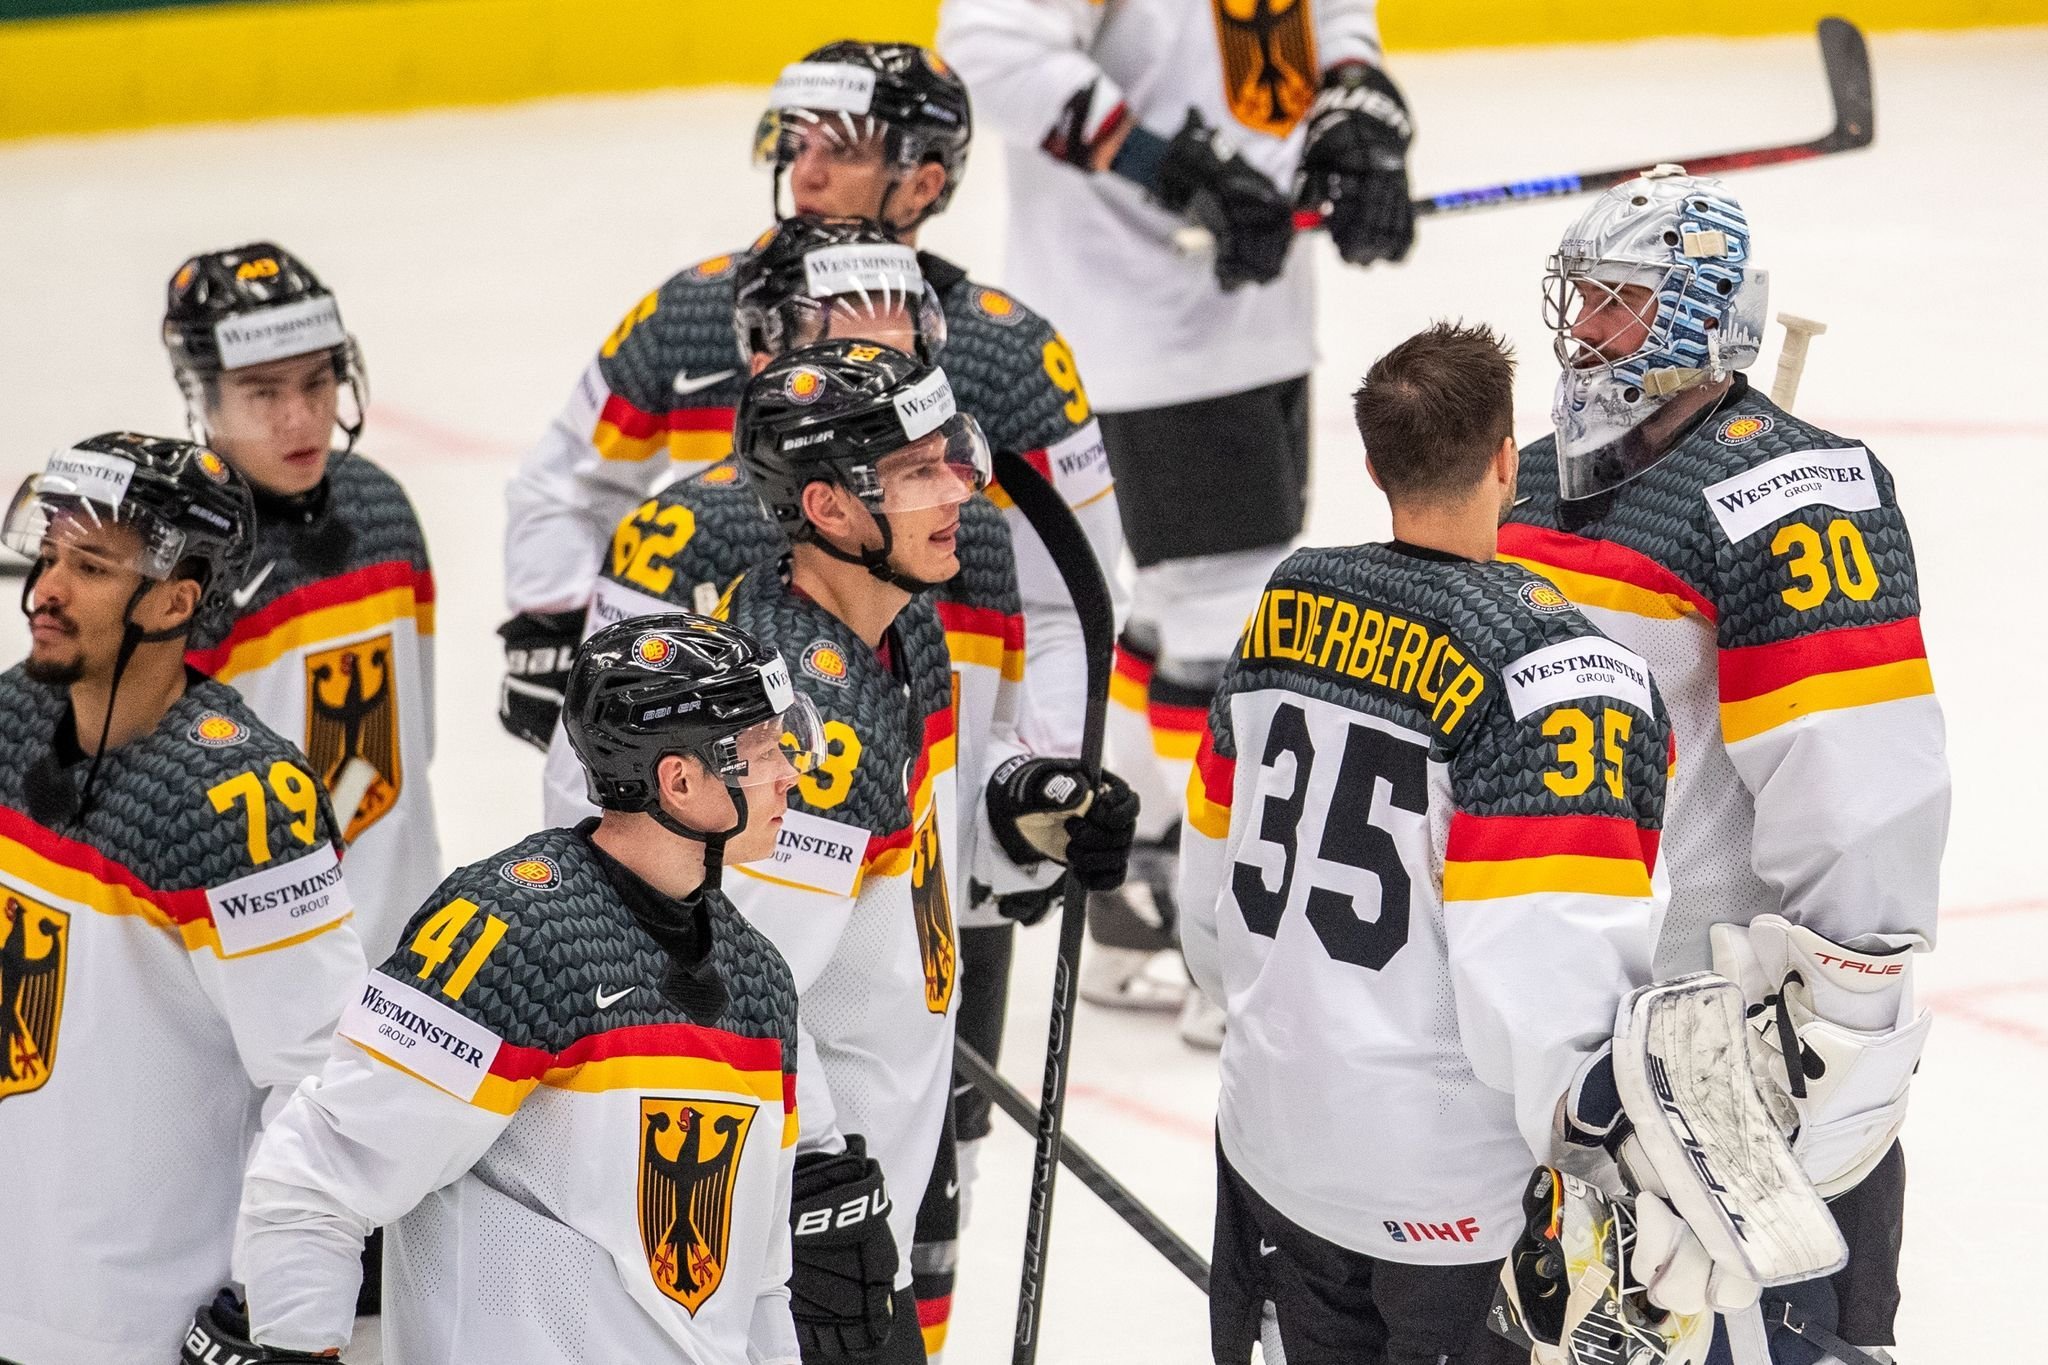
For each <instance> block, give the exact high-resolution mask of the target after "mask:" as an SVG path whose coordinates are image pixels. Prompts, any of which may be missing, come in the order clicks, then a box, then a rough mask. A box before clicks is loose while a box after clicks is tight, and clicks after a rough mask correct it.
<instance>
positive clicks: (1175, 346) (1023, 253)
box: [938, 0, 1380, 412]
mask: <svg viewBox="0 0 2048 1365" xmlns="http://www.w3.org/2000/svg"><path fill="white" fill-rule="evenodd" d="M1375 8H1376V7H1375V5H1374V3H1373V0H1298V2H1297V3H1295V4H1293V5H1289V6H1284V7H1283V6H1278V5H1275V6H1272V7H1271V11H1272V12H1271V13H1268V14H1266V15H1265V16H1264V21H1265V23H1266V24H1267V26H1268V28H1269V29H1270V31H1269V32H1261V31H1260V30H1259V29H1258V28H1257V27H1255V23H1256V22H1257V18H1256V16H1253V15H1251V14H1249V13H1248V12H1246V10H1247V7H1245V6H1242V5H1237V4H1231V3H1228V0H945V2H944V3H943V4H942V5H941V6H940V8H939V36H938V47H939V50H940V51H941V52H942V53H943V54H944V55H945V58H946V60H947V61H948V62H951V63H952V64H953V66H954V68H955V69H957V70H958V71H959V73H960V75H961V78H962V79H964V80H965V81H966V82H967V87H968V91H969V93H970V94H971V95H972V96H973V99H974V112H975V116H976V118H977V119H979V120H980V121H981V122H982V123H983V124H984V125H985V126H987V127H990V128H993V129H995V130H997V131H998V132H1000V133H1001V134H1002V137H1003V139H1004V141H1005V142H1006V143H1008V144H1009V151H1010V156H1009V193H1008V198H1009V223H1008V231H1007V240H1008V241H1009V243H1010V257H1009V260H1008V262H1007V266H1006V270H1007V275H1006V279H1007V280H1008V282H1009V284H1010V285H1011V287H1013V288H1014V289H1015V290H1016V291H1017V293H1019V294H1020V295H1022V296H1023V297H1024V298H1026V299H1029V300H1030V301H1031V303H1032V305H1033V306H1034V307H1038V308H1043V309H1046V310H1047V311H1049V312H1050V313H1051V314H1052V315H1053V316H1054V317H1057V318H1059V319H1060V321H1061V324H1062V325H1063V326H1064V327H1065V328H1066V330H1067V335H1068V336H1069V337H1070V338H1071V339H1072V341H1073V343H1074V353H1075V355H1076V356H1078V357H1079V359H1080V361H1081V364H1082V366H1083V367H1084V368H1085V369H1086V370H1087V373H1088V382H1089V387H1090V389H1091V390H1092V391H1093V394H1094V399H1095V403H1096V406H1097V407H1100V408H1102V409H1104V410H1106V411H1109V412H1126V411H1130V410H1132V409H1135V408H1154V407H1163V406H1166V405H1169V404H1173V403H1184V402H1191V401H1193V400H1195V399H1199V398H1213V397H1216V396H1218V395H1221V394H1226V393H1241V392H1243V391H1245V390H1247V389H1255V388H1258V387H1260V386H1261V385H1265V384H1270V383H1274V382H1276V381H1278V380H1282V379H1290V378H1293V377H1295V376H1297V375H1304V374H1307V373H1308V372H1309V371H1310V370H1312V369H1313V368H1314V367H1315V360H1316V356H1315V294H1314V290H1315V278H1314V272H1313V268H1312V262H1311V260H1310V253H1309V251H1308V250H1307V244H1306V243H1297V244H1296V246H1295V248H1294V250H1293V251H1292V252H1291V253H1290V254H1289V256H1288V261H1287V267H1286V269H1285V271H1284V272H1283V273H1282V274H1281V275H1280V277H1279V278H1278V279H1276V280H1274V281H1273V282H1272V283H1270V284H1266V285H1262V286H1257V287H1246V288H1243V289H1238V290H1235V291H1233V292H1231V293H1225V292H1223V290H1222V289H1221V288H1219V287H1218V285H1217V283H1216V279H1215V276H1214V274H1213V273H1212V271H1211V268H1210V262H1209V260H1208V259H1207V258H1206V257H1204V256H1182V255H1180V254H1178V253H1177V252H1176V251H1175V250H1174V249H1173V247H1172V245H1171V241H1170V236H1171V234H1172V233H1173V231H1174V230H1175V229H1176V228H1180V227H1184V226H1186V220H1185V219H1183V218H1180V217H1178V216H1176V215H1173V214H1170V213H1167V212H1165V211H1163V210H1161V209H1159V208H1156V207H1154V206H1153V205H1152V204H1151V203H1150V202H1149V201H1148V200H1147V199H1146V197H1145V192H1144V191H1143V190H1141V189H1139V188H1138V186H1136V185H1134V184H1131V183H1129V182H1127V181H1125V180H1123V179H1122V178H1120V177H1118V176H1116V175H1113V174H1109V173H1103V174H1089V173H1087V172H1084V171H1082V170H1079V169H1078V168H1076V167H1074V166H1071V165H1068V164H1067V163H1065V162H1063V161H1058V160H1055V159H1054V158H1053V157H1052V156H1050V155H1048V154H1047V153H1046V152H1045V151H1044V150H1043V146H1042V144H1043V143H1044V141H1045V139H1046V135H1047V134H1048V133H1049V132H1051V131H1052V129H1053V126H1054V124H1055V123H1056V122H1057V121H1058V119H1059V117H1060V114H1061V111H1062V109H1063V108H1064V107H1065V106H1066V105H1067V103H1068V102H1069V101H1070V100H1072V99H1073V98H1074V96H1075V95H1076V94H1077V93H1079V92H1081V91H1083V90H1085V89H1087V88H1088V87H1089V86H1090V85H1091V84H1093V85H1094V86H1095V89H1096V93H1095V97H1094V102H1093V106H1092V107H1093V108H1094V109H1097V110H1100V111H1103V114H1104V116H1105V117H1106V115H1107V113H1108V111H1109V110H1111V109H1113V108H1114V107H1115V106H1116V105H1117V104H1118V103H1122V104H1123V105H1125V106H1126V107H1127V109H1128V111H1129V115H1130V117H1132V118H1133V119H1134V120H1135V121H1136V123H1137V125H1138V126H1139V127H1142V128H1144V129H1146V130H1148V131H1149V132H1152V133H1155V134H1157V135H1158V136H1160V137H1162V138H1169V139H1170V138H1172V137H1173V136H1174V134H1176V133H1177V132H1179V131H1180V128H1181V124H1182V123H1183V122H1184V121H1185V119H1186V117H1187V113H1188V111H1189V110H1190V109H1193V110H1196V111H1197V112H1199V113H1200V114H1201V116H1202V118H1203V120H1204V121H1205V122H1207V123H1208V124H1209V126H1211V127H1213V128H1218V129H1221V130H1222V131H1223V132H1224V133H1225V134H1226V135H1227V136H1228V138H1230V139H1231V140H1232V141H1234V142H1235V143H1236V144H1237V145H1238V146H1239V148H1240V149H1241V150H1242V152H1243V154H1244V157H1245V159H1246V160H1247V161H1249V162H1250V163H1251V164H1252V165H1253V166H1254V167H1256V168H1257V169H1258V170H1260V171H1261V172H1263V173H1264V174H1265V175H1266V176H1268V177H1269V178H1270V179H1271V180H1272V181H1273V182H1274V184H1275V185H1277V186H1278V187H1279V188H1280V190H1281V191H1282V193H1291V192H1292V187H1293V181H1294V171H1295V165H1296V163H1297V161H1298V160H1299V159H1300V155H1301V136H1302V134H1301V121H1302V116H1303V115H1305V114H1306V113H1307V112H1308V108H1309V105H1310V104H1311V103H1313V102H1314V100H1315V95H1316V91H1317V89H1318V87H1319V86H1320V84H1321V81H1322V73H1323V72H1324V71H1325V70H1327V69H1328V68H1329V67H1331V66H1334V65H1336V64H1338V63H1340V62H1345V61H1366V62H1372V63H1374V64H1377V63H1378V62H1379V60H1380V48H1379V25H1378V21H1377V20H1376V18H1375V17H1374V12H1375Z"/></svg>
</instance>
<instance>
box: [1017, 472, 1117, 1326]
mask: <svg viewBox="0 0 2048 1365" xmlns="http://www.w3.org/2000/svg"><path fill="white" fill-rule="evenodd" d="M995 474H996V479H997V481H998V482H1000V483H1001V484H1002V486H1003V491H1004V492H1005V493H1008V494H1009V495H1010V501H1012V502H1014V503H1015V504H1016V505H1017V510H1018V511H1019V512H1021V513H1023V514H1024V520H1025V521H1027V522H1029V523H1030V524H1031V529H1032V530H1034V531H1036V532H1037V533H1038V538H1039V539H1040V540H1042V541H1044V542H1045V548H1046V551H1047V553H1049V554H1050V555H1051V556H1052V562H1053V564H1054V565H1055V566H1056V567H1057V568H1058V569H1059V572H1060V577H1061V578H1062V579H1063V580H1064V581H1065V582H1066V585H1067V594H1068V595H1069V596H1070V597H1072V598H1073V599H1074V612H1075V614H1076V615H1077V616H1079V617H1080V619H1081V643H1082V648H1083V650H1084V651H1085V653H1086V655H1087V665H1088V693H1087V695H1088V714H1087V719H1086V721H1085V722H1084V723H1083V725H1082V727H1081V762H1082V763H1083V764H1085V765H1086V766H1087V769H1088V773H1089V776H1090V777H1091V779H1092V778H1093V777H1094V776H1096V775H1097V774H1099V773H1100V772H1101V770H1102V731H1103V726H1104V723H1105V720H1106V712H1107V711H1108V709H1109V668H1110V652H1111V649H1112V647H1113V645H1114V641H1115V635H1116V617H1115V614H1114V611H1113V609H1112V608H1111V605H1110V597H1109V584H1108V583H1107V582H1106V581H1104V579H1103V577H1102V566H1101V565H1100V564H1098V563H1096V562H1095V550H1094V547H1093V546H1091V545H1090V544H1089V543H1088V537H1087V535H1086V534H1084V533H1083V532H1082V530H1081V523H1080V522H1078V521H1076V520H1075V519H1074V513H1073V510H1072V509H1071V508H1069V507H1068V506H1067V500H1066V499H1065V498H1063V497H1061V496H1060V494H1059V493H1058V492H1057V491H1056V490H1055V489H1054V488H1053V486H1052V484H1051V482H1050V481H1049V480H1047V479H1046V478H1044V477H1043V476H1041V475H1040V474H1039V473H1038V471H1037V470H1035V469H1033V468H1032V467H1031V466H1030V465H1029V464H1026V463H1025V462H1024V460H1023V459H1022V458H1021V457H1020V456H1017V455H1015V454H1012V453H1011V452H1009V451H1003V450H999V451H997V452H996V453H995ZM1059 899H1060V941H1059V958H1058V960H1057V961H1056V962H1055V963H1054V965H1053V973H1052V1020H1051V1023H1050V1024H1049V1025H1048V1028H1047V1034H1046V1044H1045V1084H1044V1086H1043V1087H1042V1090H1041V1094H1040V1099H1039V1103H1038V1146H1037V1151H1036V1152H1035V1153H1034V1155H1033V1157H1032V1162H1031V1204H1030V1207H1029V1208H1028V1209H1026V1211H1025V1214H1024V1276H1023V1283H1022V1284H1021V1285H1020V1286H1019V1288H1018V1291H1017V1337H1016V1343H1015V1345H1014V1347H1013V1348H1012V1350H1011V1353H1010V1360H1011V1362H1012V1365H1033V1362H1035V1361H1036V1360H1037V1359H1038V1321H1039V1318H1040V1316H1041V1315H1042V1314H1043V1313H1044V1311H1045V1262H1046V1255H1047V1251H1048V1244H1049V1242H1050V1240H1051V1236H1052V1192H1053V1181H1054V1179H1055V1178H1056V1177H1057V1176H1058V1174H1059V1155H1060V1127H1061V1123H1062V1121H1063V1120H1064V1119H1065V1117H1066V1108H1067V1062H1068V1059H1069V1058H1070V1057H1071V1056H1072V1054H1073V1050H1074V986H1075V982H1076V981H1077V980H1078V979H1079V976H1080V971H1081V938H1082V931H1083V929H1084V928H1085V926H1086V917H1087V900H1086V897H1085V896H1084V894H1083V892H1082V890H1081V884H1080V883H1079V882H1078V881H1076V880H1075V879H1074V875H1073V873H1071V872H1069V873H1067V874H1066V875H1064V876H1063V877H1061V878H1060V884H1059Z"/></svg>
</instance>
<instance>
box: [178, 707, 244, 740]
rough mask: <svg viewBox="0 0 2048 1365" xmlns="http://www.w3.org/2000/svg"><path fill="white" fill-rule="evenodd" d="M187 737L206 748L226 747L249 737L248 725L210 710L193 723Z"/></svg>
mask: <svg viewBox="0 0 2048 1365" xmlns="http://www.w3.org/2000/svg"><path fill="white" fill-rule="evenodd" d="M185 735H186V738H188V739H190V740H191V741H192V742H193V743H194V744H197V745H199V746H200V747H201V748H205V749H226V748H230V747H232V746H234V745H237V744H240V743H241V742H242V741H243V740H245V739H247V738H248V737H249V730H248V727H247V726H245V725H243V724H242V723H241V722H239V721H235V720H230V719H229V718H228V717H226V716H224V715H222V714H221V713H220V712H218V711H208V712H207V713H206V714H205V715H203V716H201V717H200V718H199V719H198V720H196V721H194V722H193V723H192V728H191V729H190V730H187V731H186V732H185Z"/></svg>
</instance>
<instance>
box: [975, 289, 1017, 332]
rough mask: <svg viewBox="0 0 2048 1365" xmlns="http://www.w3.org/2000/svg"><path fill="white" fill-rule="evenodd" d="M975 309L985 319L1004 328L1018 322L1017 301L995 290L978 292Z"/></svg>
mask: <svg viewBox="0 0 2048 1365" xmlns="http://www.w3.org/2000/svg"><path fill="white" fill-rule="evenodd" d="M974 307H975V310H976V311H977V312H979V313H980V314H981V315H982V316H983V317H985V318H989V319H991V320H993V321H996V322H1000V323H1002V324H1003V325H1004V326H1008V325H1009V324H1011V323H1013V322H1015V321H1016V320H1017V316H1018V315H1017V301H1016V300H1015V299H1012V298H1011V297H1010V296H1009V295H1008V294H1004V293H999V292H998V291H996V290H994V289H982V290H978V291H977V292H976V293H975V295H974Z"/></svg>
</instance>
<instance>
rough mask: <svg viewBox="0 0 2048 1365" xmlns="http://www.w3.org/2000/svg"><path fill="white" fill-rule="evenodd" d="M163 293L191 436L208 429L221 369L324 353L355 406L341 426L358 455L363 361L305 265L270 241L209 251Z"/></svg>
mask: <svg viewBox="0 0 2048 1365" xmlns="http://www.w3.org/2000/svg"><path fill="white" fill-rule="evenodd" d="M166 292H167V298H166V302H165V305H164V346H165V348H166V349H167V350H169V351H170V353H171V367H172V369H173V370H175V371H176V372H177V376H178V385H179V387H180V388H181V389H182V390H183V391H184V394H185V403H186V412H187V417H188V420H189V421H190V422H191V425H192V430H193V432H194V434H203V433H204V432H205V430H206V420H205V419H206V400H207V386H208V385H209V384H210V383H212V382H214V381H215V380H217V379H218V378H219V376H220V374H221V372H222V371H223V370H237V369H241V368H243V367H244V366H248V365H261V364H263V363H265V362H267V361H272V360H286V359H289V358H291V357H293V356H300V355H313V354H316V353H320V352H325V353H326V354H327V355H328V357H329V358H330V359H331V360H332V361H333V364H334V377H335V380H336V382H338V383H339V384H340V385H341V387H342V389H343V390H344V391H345V392H347V393H348V394H349V396H350V398H351V400H352V403H351V408H352V410H351V411H346V412H343V413H342V414H341V421H340V425H341V429H342V431H343V432H344V433H345V434H346V435H347V437H348V445H347V447H346V448H347V449H351V450H352V449H354V448H355V443H356V438H357V437H358V436H360V435H361V434H362V429H363V412H364V409H365V408H366V407H367V406H368V404H369V400H370V389H369V382H368V380H367V379H366V378H365V376H364V373H363V363H362V354H361V352H360V351H359V350H358V349H357V347H356V343H355V338H353V337H351V336H350V335H349V334H348V331H347V329H346V328H344V327H343V326H342V322H341V308H340V305H339V304H338V303H337V302H336V300H335V297H334V294H333V291H331V290H329V289H328V288H327V286H326V285H324V284H322V283H320V279H319V277H318V276H316V275H315V274H314V273H313V272H312V271H311V270H310V269H309V268H307V266H306V264H305V262H303V261H301V260H300V259H299V258H298V257H296V256H294V255H292V254H291V253H290V252H289V251H286V250H285V249H284V248H283V247H280V246H277V245H275V244H273V243H270V242H251V243H249V244H248V245H246V246H238V247H230V248H228V249H226V250H224V251H209V252H206V253H204V254H202V255H198V256H194V257H192V258H191V259H190V260H188V261H186V262H185V263H184V264H183V265H181V266H179V267H178V269H177V272H176V273H175V274H173V275H172V276H171V282H170V286H169V288H168V290H167V291H166Z"/></svg>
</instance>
